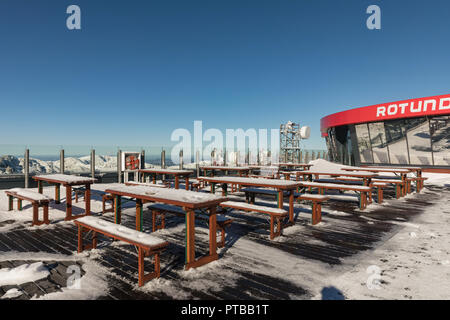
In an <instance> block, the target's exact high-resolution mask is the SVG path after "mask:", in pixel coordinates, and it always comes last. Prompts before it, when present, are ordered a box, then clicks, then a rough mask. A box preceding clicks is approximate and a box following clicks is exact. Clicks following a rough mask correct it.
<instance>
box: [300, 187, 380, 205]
mask: <svg viewBox="0 0 450 320" xmlns="http://www.w3.org/2000/svg"><path fill="white" fill-rule="evenodd" d="M301 185H302V186H303V187H305V188H309V189H312V188H317V190H318V193H319V194H321V195H323V194H324V191H325V190H330V189H331V190H341V191H354V192H359V208H360V209H361V210H364V209H365V208H366V207H367V203H368V197H369V195H370V194H371V193H372V187H370V186H368V187H367V186H353V185H346V184H334V183H317V182H307V181H305V182H301Z"/></svg>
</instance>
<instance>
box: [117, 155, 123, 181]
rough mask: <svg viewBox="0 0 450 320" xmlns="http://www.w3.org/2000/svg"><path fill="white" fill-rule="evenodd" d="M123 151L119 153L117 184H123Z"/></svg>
mask: <svg viewBox="0 0 450 320" xmlns="http://www.w3.org/2000/svg"><path fill="white" fill-rule="evenodd" d="M121 162H122V151H121V150H120V149H119V151H117V182H119V183H122V164H121Z"/></svg>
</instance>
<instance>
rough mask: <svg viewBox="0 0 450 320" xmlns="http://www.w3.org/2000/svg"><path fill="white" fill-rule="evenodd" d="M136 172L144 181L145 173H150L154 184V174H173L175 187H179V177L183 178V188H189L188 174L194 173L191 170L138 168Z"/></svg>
mask: <svg viewBox="0 0 450 320" xmlns="http://www.w3.org/2000/svg"><path fill="white" fill-rule="evenodd" d="M138 173H139V174H140V175H141V182H144V181H145V176H146V175H151V176H152V180H153V183H155V184H156V175H157V174H164V175H173V176H174V177H175V189H178V188H179V187H180V177H182V178H183V177H184V179H185V184H186V186H185V189H186V190H189V176H190V175H191V174H193V173H194V171H192V170H180V169H139V170H138Z"/></svg>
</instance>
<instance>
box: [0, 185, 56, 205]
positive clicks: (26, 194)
mask: <svg viewBox="0 0 450 320" xmlns="http://www.w3.org/2000/svg"><path fill="white" fill-rule="evenodd" d="M6 191H10V192H12V193H15V194H16V195H18V196H21V197H23V198H28V199H30V200H33V201H38V202H41V201H51V200H53V198H51V197H49V196H46V195H44V194H40V193H39V192H37V191H33V190H29V189H21V188H13V189H9V190H6ZM28 199H27V200H28Z"/></svg>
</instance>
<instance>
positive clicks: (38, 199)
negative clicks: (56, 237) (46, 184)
mask: <svg viewBox="0 0 450 320" xmlns="http://www.w3.org/2000/svg"><path fill="white" fill-rule="evenodd" d="M5 194H6V195H7V196H8V198H9V199H8V211H11V210H13V206H14V204H13V202H14V199H17V210H19V211H22V201H29V202H31V205H32V206H33V222H32V226H39V225H41V224H44V223H45V224H49V223H50V221H49V219H48V205H49V203H50V201H51V200H53V199H52V198H50V197H48V196H46V195H43V194H40V193H39V192H36V191H32V190H28V189H20V188H13V189H9V190H6V191H5ZM39 207H42V210H43V216H44V220H39Z"/></svg>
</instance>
